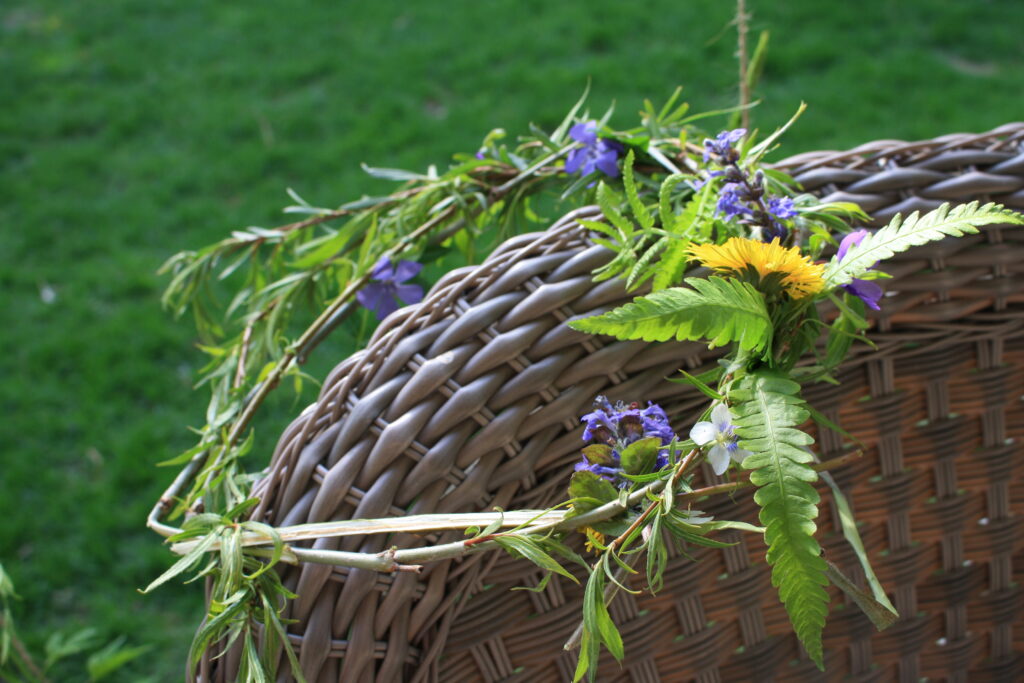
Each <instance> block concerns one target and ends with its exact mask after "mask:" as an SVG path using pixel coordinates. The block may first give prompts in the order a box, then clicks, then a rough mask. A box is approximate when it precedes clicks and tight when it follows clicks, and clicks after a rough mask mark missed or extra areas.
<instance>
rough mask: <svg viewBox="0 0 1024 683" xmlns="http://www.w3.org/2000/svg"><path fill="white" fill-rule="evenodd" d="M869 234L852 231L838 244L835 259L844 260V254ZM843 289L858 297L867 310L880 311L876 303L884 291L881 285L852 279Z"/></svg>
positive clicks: (863, 231)
mask: <svg viewBox="0 0 1024 683" xmlns="http://www.w3.org/2000/svg"><path fill="white" fill-rule="evenodd" d="M870 234H871V233H870V232H868V231H867V230H863V229H862V230H854V231H853V232H851V233H849V234H848V235H847V236H846V237H844V238H843V241H842V242H840V243H839V251H838V252H836V257H837V259H838V260H839V261H842V260H843V259H844V258H846V254H847V253H848V252H849V251H850V249H851V248H852V247H855V246H857V245H859V244H860V243H861V242H863V241H864V238H865V237H867V236H868V235H870ZM871 267H872V268H874V267H875V266H874V265H873V266H871ZM843 289H845V290H846V291H847V292H849V293H850V294H853V295H854V296H856V297H859V298H860V300H861V301H863V302H864V305H865V306H867V307H868V308H873V309H875V310H876V311H877V310H880V307H879V305H878V302H879V300H881V298H882V294H884V291H883V290H882V287H881V285H879V284H878V283H877V282H874V281H872V280H861V279H859V278H854V279H853V280H851V281H850V284H848V285H843Z"/></svg>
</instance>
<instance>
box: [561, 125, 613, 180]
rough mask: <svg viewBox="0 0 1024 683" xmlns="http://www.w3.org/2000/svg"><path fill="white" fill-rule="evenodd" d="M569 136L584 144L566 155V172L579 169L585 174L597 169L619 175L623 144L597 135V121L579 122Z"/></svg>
mask: <svg viewBox="0 0 1024 683" xmlns="http://www.w3.org/2000/svg"><path fill="white" fill-rule="evenodd" d="M569 137H570V138H572V139H573V140H575V141H576V142H578V143H580V144H581V145H582V146H581V147H576V148H575V149H573V150H572V151H571V152H569V156H568V157H566V159H565V172H566V173H576V172H577V171H579V173H580V175H584V176H585V175H590V174H591V173H593V172H594V169H597V170H598V171H601V172H602V173H604V174H605V175H607V176H610V177H612V178H617V177H618V176H619V166H618V163H617V162H618V160H619V156H620V155H621V154H622V152H623V149H622V145H620V144H619V143H618V142H615V141H614V140H605V139H603V138H599V137H597V123H596V122H594V121H587V122H585V123H577V124H576V125H575V126H573V127H572V128H570V129H569Z"/></svg>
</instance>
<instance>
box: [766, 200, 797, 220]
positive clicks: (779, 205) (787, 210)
mask: <svg viewBox="0 0 1024 683" xmlns="http://www.w3.org/2000/svg"><path fill="white" fill-rule="evenodd" d="M767 208H768V213H770V214H771V215H773V216H775V217H776V218H778V219H781V220H785V219H787V218H792V217H793V216H795V215H796V209H795V208H793V200H792V199H791V198H789V197H772V198H771V199H769V200H768V207H767Z"/></svg>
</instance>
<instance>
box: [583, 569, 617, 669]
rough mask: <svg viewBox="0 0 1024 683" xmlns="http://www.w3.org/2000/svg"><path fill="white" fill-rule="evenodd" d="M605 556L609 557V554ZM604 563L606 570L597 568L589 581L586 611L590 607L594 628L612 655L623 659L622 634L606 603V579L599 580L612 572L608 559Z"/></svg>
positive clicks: (584, 596)
mask: <svg viewBox="0 0 1024 683" xmlns="http://www.w3.org/2000/svg"><path fill="white" fill-rule="evenodd" d="M604 558H607V555H605V556H604ZM602 559H603V558H602ZM602 564H603V565H604V569H605V572H602V571H601V569H600V568H595V569H594V573H593V574H591V576H590V580H589V581H587V588H586V590H585V591H584V592H583V605H584V611H587V610H588V609H589V611H590V612H591V615H592V617H591V618H592V619H593V622H592V626H593V629H594V631H595V632H596V633H597V634H598V635H599V636H600V638H601V642H602V643H603V644H604V646H605V647H606V648H608V651H609V652H611V653H612V657H615V659H617V660H619V661H622V658H623V657H624V656H625V651H624V648H623V645H622V636H621V635H620V634H619V629H617V628H615V623H614V622H612V616H611V614H609V613H608V606H607V605H605V604H604V581H603V580H598V577H601V575H602V573H607V574H610V572H608V562H607V560H604V561H603V562H602Z"/></svg>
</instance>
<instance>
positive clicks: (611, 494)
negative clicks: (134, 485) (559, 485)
mask: <svg viewBox="0 0 1024 683" xmlns="http://www.w3.org/2000/svg"><path fill="white" fill-rule="evenodd" d="M591 462H593V461H591ZM618 497H619V492H618V491H616V490H615V487H614V486H612V485H611V484H610V483H609V482H607V481H606V480H604V479H602V478H601V477H599V476H598V475H596V474H594V473H593V472H590V471H587V470H581V471H579V472H573V473H572V477H571V478H570V479H569V498H570V499H571V500H572V507H573V510H575V511H576V512H577V513H579V512H586V511H588V510H593V509H594V508H596V507H600V506H602V505H604V504H605V503H610V502H611V501H613V500H615V499H616V498H618Z"/></svg>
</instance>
